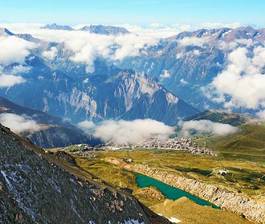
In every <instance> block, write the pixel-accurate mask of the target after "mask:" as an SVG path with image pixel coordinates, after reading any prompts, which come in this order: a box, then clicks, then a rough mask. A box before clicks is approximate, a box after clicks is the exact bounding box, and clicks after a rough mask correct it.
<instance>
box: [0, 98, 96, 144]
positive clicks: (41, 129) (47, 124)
mask: <svg viewBox="0 0 265 224" xmlns="http://www.w3.org/2000/svg"><path fill="white" fill-rule="evenodd" d="M0 121H2V122H3V123H4V124H5V125H6V126H7V127H10V128H11V129H12V128H15V129H16V130H17V132H18V134H20V135H21V136H23V137H26V138H28V139H30V140H31V141H32V142H33V143H34V144H36V145H38V146H40V147H45V148H50V147H63V146H67V145H72V144H80V143H86V144H89V145H95V144H98V143H99V140H97V139H95V138H93V137H92V136H88V135H87V134H85V133H84V132H83V131H82V130H80V129H79V128H77V127H75V126H74V125H72V124H70V123H68V122H66V121H63V120H62V119H60V118H58V117H53V116H50V115H48V114H47V113H44V112H41V111H37V110H32V109H29V108H26V107H22V106H19V105H17V104H14V103H12V102H11V101H9V100H7V99H5V98H3V97H0ZM16 126H20V127H21V128H18V127H16ZM35 126H36V127H35ZM34 127H35V129H34Z"/></svg>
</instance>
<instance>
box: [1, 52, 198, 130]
mask: <svg viewBox="0 0 265 224" xmlns="http://www.w3.org/2000/svg"><path fill="white" fill-rule="evenodd" d="M58 57H59V56H58ZM64 60H65V59H64ZM59 61H60V60H59V59H58V64H57V59H56V60H54V62H53V63H51V62H50V61H47V60H45V59H44V58H42V55H41V54H39V53H38V52H36V53H35V54H31V55H29V56H28V57H27V58H26V60H25V63H24V67H27V68H30V70H29V71H27V72H24V73H23V72H22V73H20V74H19V75H20V76H21V77H23V79H24V80H26V81H25V82H24V83H21V84H19V85H15V86H12V87H9V88H8V90H7V89H6V88H2V89H0V95H1V96H3V97H5V98H8V99H10V100H12V101H13V102H15V103H17V104H19V105H22V106H25V107H29V108H33V109H36V110H40V111H43V112H47V113H49V114H51V115H53V116H58V117H64V118H66V119H70V120H71V121H72V122H73V123H78V122H81V121H83V120H93V121H95V122H97V121H102V120H105V119H126V120H132V119H136V118H152V119H155V120H158V121H163V122H165V123H166V124H170V125H175V124H176V123H177V122H178V120H180V119H183V118H186V117H188V116H192V115H194V114H195V113H197V112H198V111H197V110H196V109H194V108H193V107H191V106H190V105H188V104H187V103H185V102H184V101H183V100H181V99H180V98H179V97H177V96H175V95H174V94H172V93H171V92H169V91H168V90H166V89H165V88H164V87H163V86H161V85H159V84H157V83H156V81H155V80H153V79H151V78H148V77H146V76H144V75H142V73H136V72H134V71H132V70H121V69H118V68H116V67H115V66H109V65H107V64H106V63H105V62H104V61H103V62H102V61H98V62H95V69H96V70H95V71H94V73H92V74H90V75H86V74H85V73H84V70H82V67H80V66H79V65H76V64H73V63H71V62H69V61H64V62H63V63H59ZM68 62H69V63H68ZM16 66H17V65H16V64H14V65H11V66H7V67H5V68H4V71H6V73H8V72H9V71H12V70H13V69H14V68H15V67H16ZM31 96H34V97H31ZM29 98H31V100H28V99H29Z"/></svg>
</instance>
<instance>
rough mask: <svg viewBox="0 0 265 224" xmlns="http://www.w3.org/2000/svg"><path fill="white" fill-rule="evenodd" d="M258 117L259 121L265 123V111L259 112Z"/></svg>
mask: <svg viewBox="0 0 265 224" xmlns="http://www.w3.org/2000/svg"><path fill="white" fill-rule="evenodd" d="M256 115H257V116H258V118H259V119H261V120H264V121H265V110H263V111H259V112H258V113H257V114H256Z"/></svg>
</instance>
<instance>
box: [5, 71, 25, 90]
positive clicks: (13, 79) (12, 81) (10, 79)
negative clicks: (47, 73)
mask: <svg viewBox="0 0 265 224" xmlns="http://www.w3.org/2000/svg"><path fill="white" fill-rule="evenodd" d="M25 81H26V80H25V79H23V78H22V77H21V76H16V75H6V74H1V73H0V88H7V87H12V86H14V85H17V84H21V83H23V82H25Z"/></svg>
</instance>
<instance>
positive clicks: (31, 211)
mask: <svg viewBox="0 0 265 224" xmlns="http://www.w3.org/2000/svg"><path fill="white" fill-rule="evenodd" d="M0 150H1V154H0V155H1V156H0V186H1V189H0V223H5V224H9V223H58V224H60V223H62V224H63V223H69V224H71V223H78V224H80V223H86V224H87V223H90V224H92V223H169V222H168V221H167V220H166V219H164V218H161V217H159V216H157V215H155V214H154V213H152V212H151V211H150V210H148V209H147V208H145V207H144V206H143V205H141V204H140V203H139V202H138V201H137V200H136V199H134V198H133V197H132V196H130V195H126V194H124V193H121V192H118V191H116V190H114V189H112V188H110V187H108V186H105V185H101V184H100V185H99V184H98V183H95V182H93V181H92V180H88V179H86V180H85V179H83V178H78V177H77V176H75V175H73V172H71V170H70V168H69V169H65V167H66V165H65V162H64V161H60V160H58V158H55V157H54V156H52V155H49V154H45V153H44V152H43V151H42V150H40V149H38V148H36V147H35V146H33V145H31V144H30V143H29V142H27V141H25V140H23V139H21V138H19V137H18V136H16V135H14V134H13V133H11V132H10V131H9V129H7V128H4V127H3V126H1V125H0ZM66 170H68V171H66Z"/></svg>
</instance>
